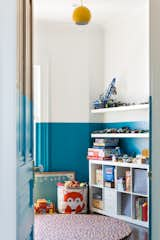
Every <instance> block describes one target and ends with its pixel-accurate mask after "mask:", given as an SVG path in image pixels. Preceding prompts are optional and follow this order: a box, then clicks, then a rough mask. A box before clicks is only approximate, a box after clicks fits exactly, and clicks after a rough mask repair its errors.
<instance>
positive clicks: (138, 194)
mask: <svg viewBox="0 0 160 240" xmlns="http://www.w3.org/2000/svg"><path fill="white" fill-rule="evenodd" d="M132 194H133V195H134V196H139V197H146V198H148V197H149V195H148V194H147V195H146V194H143V193H135V192H132Z"/></svg>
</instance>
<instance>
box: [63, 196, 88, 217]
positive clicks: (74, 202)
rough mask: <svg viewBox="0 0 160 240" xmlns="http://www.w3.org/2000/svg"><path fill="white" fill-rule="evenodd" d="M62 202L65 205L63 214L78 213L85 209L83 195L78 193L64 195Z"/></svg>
mask: <svg viewBox="0 0 160 240" xmlns="http://www.w3.org/2000/svg"><path fill="white" fill-rule="evenodd" d="M64 202H65V203H66V208H65V213H68V214H71V213H72V212H75V213H80V212H82V210H83V209H84V207H85V204H84V202H83V195H82V194H81V193H80V192H68V193H66V194H65V195H64Z"/></svg>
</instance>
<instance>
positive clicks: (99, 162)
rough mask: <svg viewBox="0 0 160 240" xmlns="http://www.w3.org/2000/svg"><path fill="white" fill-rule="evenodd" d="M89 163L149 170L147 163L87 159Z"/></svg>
mask: <svg viewBox="0 0 160 240" xmlns="http://www.w3.org/2000/svg"><path fill="white" fill-rule="evenodd" d="M89 162H90V163H91V164H100V165H107V166H117V167H126V168H139V169H147V170H149V165H148V164H137V163H121V162H112V161H105V160H103V161H101V160H89Z"/></svg>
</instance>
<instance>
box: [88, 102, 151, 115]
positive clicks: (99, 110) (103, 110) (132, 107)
mask: <svg viewBox="0 0 160 240" xmlns="http://www.w3.org/2000/svg"><path fill="white" fill-rule="evenodd" d="M135 110H146V111H148V110H149V104H148V103H143V104H134V105H128V106H119V107H118V106H117V107H107V108H97V109H92V110H91V113H94V114H99V113H108V112H121V111H135Z"/></svg>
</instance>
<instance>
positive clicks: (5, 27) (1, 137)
mask: <svg viewBox="0 0 160 240" xmlns="http://www.w3.org/2000/svg"><path fill="white" fill-rule="evenodd" d="M16 7H17V0H5V1H2V2H1V8H0V32H1V38H0V113H1V114H0V163H1V165H0V167H1V174H0V189H1V197H0V206H1V214H0V216H1V217H0V226H1V233H0V234H1V238H2V237H3V239H4V240H16V111H15V109H16V59H17V58H16V45H17V43H16V35H17V22H16V18H17V16H16V14H17V10H16ZM159 12H160V1H159V0H150V86H151V96H152V214H151V216H152V238H151V239H152V240H157V239H158V237H159V236H160V227H159V224H160V204H159V199H160V188H159V180H160V159H159V157H160V147H159V144H160V44H159V43H160V27H159V24H160V14H159ZM2 206H4V207H2Z"/></svg>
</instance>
